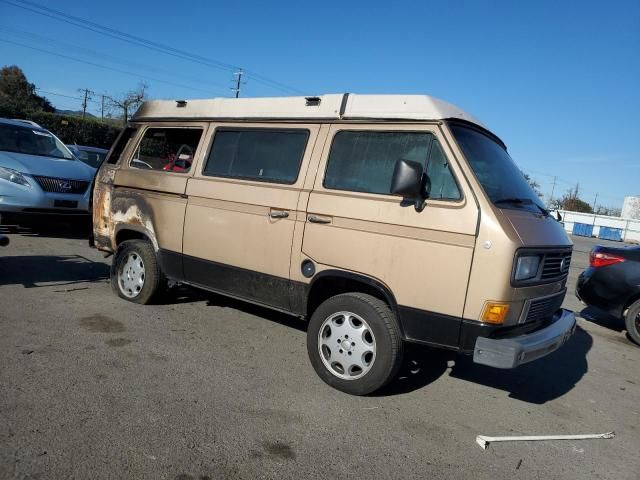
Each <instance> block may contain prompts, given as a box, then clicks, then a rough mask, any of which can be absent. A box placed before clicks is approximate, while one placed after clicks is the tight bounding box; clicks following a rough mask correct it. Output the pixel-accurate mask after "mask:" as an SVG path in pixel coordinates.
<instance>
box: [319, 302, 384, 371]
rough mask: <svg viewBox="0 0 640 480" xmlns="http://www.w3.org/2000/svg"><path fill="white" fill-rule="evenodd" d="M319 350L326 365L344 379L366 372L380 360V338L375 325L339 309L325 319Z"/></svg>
mask: <svg viewBox="0 0 640 480" xmlns="http://www.w3.org/2000/svg"><path fill="white" fill-rule="evenodd" d="M318 349H319V351H320V358H321V359H322V363H324V365H325V367H327V369H328V370H329V371H330V372H331V373H332V374H334V375H335V376H336V377H338V378H342V379H344V380H356V379H358V378H360V377H362V376H364V375H366V374H367V372H368V371H369V370H371V367H372V366H373V362H374V361H375V359H376V339H375V337H374V336H373V331H372V330H371V327H369V324H368V323H367V322H366V321H365V320H364V319H363V318H362V317H361V316H360V315H356V314H355V313H352V312H337V313H334V314H332V315H331V316H329V317H328V318H327V319H326V320H325V321H324V322H322V326H321V327H320V332H319V333H318Z"/></svg>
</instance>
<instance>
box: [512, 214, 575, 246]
mask: <svg viewBox="0 0 640 480" xmlns="http://www.w3.org/2000/svg"><path fill="white" fill-rule="evenodd" d="M500 212H502V215H503V216H504V217H505V218H506V219H507V220H508V221H509V223H511V226H512V227H513V229H514V230H515V232H516V234H517V235H518V236H519V237H520V241H521V242H522V244H523V245H524V246H527V247H563V246H571V245H573V243H572V242H571V240H570V239H569V236H568V235H567V232H565V230H564V226H563V225H562V224H561V223H560V222H558V221H557V220H556V219H555V218H553V217H552V216H551V215H547V216H546V217H545V216H543V215H538V214H535V213H531V212H528V211H525V210H516V209H512V208H501V209H500Z"/></svg>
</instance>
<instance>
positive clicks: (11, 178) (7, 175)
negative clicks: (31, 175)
mask: <svg viewBox="0 0 640 480" xmlns="http://www.w3.org/2000/svg"><path fill="white" fill-rule="evenodd" d="M0 178H1V179H2V180H6V181H7V182H12V183H17V184H18V185H23V186H25V187H30V186H31V185H30V184H29V182H27V179H26V178H24V175H22V174H21V173H20V172H18V171H17V170H13V169H11V168H6V167H0Z"/></svg>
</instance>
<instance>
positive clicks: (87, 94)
mask: <svg viewBox="0 0 640 480" xmlns="http://www.w3.org/2000/svg"><path fill="white" fill-rule="evenodd" d="M79 91H80V92H84V100H82V119H83V120H84V117H85V115H86V114H87V102H88V101H89V100H90V99H91V95H93V92H92V91H91V90H89V89H88V88H81V89H80V90H79Z"/></svg>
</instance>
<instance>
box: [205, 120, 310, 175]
mask: <svg viewBox="0 0 640 480" xmlns="http://www.w3.org/2000/svg"><path fill="white" fill-rule="evenodd" d="M308 138H309V131H308V130H271V129H251V130H249V129H247V130H235V129H234V130H230V129H218V130H216V133H215V137H214V139H213V145H212V147H211V151H210V152H209V158H208V159H207V163H206V165H205V167H204V171H203V174H204V175H208V176H215V177H232V178H241V179H246V180H259V181H264V182H273V183H286V184H293V183H295V182H296V180H297V178H298V173H299V171H300V164H301V162H302V157H303V155H304V150H305V147H306V145H307V140H308Z"/></svg>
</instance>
